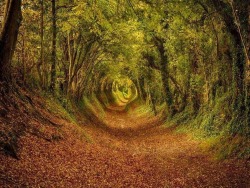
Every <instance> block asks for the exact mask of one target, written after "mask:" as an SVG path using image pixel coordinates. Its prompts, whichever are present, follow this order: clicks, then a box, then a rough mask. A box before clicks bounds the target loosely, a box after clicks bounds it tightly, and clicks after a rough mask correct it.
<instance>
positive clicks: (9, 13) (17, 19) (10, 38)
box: [0, 0, 22, 82]
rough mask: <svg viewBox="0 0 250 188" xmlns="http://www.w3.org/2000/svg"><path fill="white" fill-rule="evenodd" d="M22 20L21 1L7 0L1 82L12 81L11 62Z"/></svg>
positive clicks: (0, 49)
mask: <svg viewBox="0 0 250 188" xmlns="http://www.w3.org/2000/svg"><path fill="white" fill-rule="evenodd" d="M21 20H22V14H21V0H6V8H5V14H4V22H3V25H4V26H3V31H2V33H1V38H0V81H7V82H10V81H11V60H12V56H13V53H14V50H15V46H16V41H17V36H18V30H19V26H20V24H21Z"/></svg>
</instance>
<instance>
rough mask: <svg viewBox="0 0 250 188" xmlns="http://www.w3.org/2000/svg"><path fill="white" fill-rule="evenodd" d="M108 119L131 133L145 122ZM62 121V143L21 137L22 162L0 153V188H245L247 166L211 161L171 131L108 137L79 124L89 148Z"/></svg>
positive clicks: (249, 176)
mask: <svg viewBox="0 0 250 188" xmlns="http://www.w3.org/2000/svg"><path fill="white" fill-rule="evenodd" d="M118 116H119V118H120V119H119V120H118V119H117V118H118ZM107 118H108V119H109V123H110V125H111V126H114V125H115V124H117V126H119V125H118V124H119V123H121V122H122V123H123V125H122V127H123V128H125V126H126V125H127V126H128V127H130V129H132V127H133V126H134V125H136V126H137V125H139V124H140V123H142V122H144V121H146V119H143V118H138V119H137V120H136V119H132V118H129V117H128V115H126V114H124V115H122V114H112V113H111V114H109V117H107ZM58 121H59V120H58ZM61 121H62V122H61V123H64V126H63V130H62V131H63V134H64V139H62V140H59V141H56V142H48V141H46V140H41V139H39V138H37V137H35V136H33V135H29V134H28V135H26V136H23V137H22V138H21V142H20V147H21V148H22V149H21V153H20V156H21V160H15V159H13V158H11V157H8V156H5V155H2V154H0V161H5V162H4V163H2V162H1V164H3V165H2V166H0V187H72V188H77V187H97V188H102V187H103V188H106V187H135V188H144V187H152V188H156V187H157V188H161V187H162V188H164V187H165V188H167V187H170V188H175V187H180V188H181V187H187V188H190V187H213V188H214V187H232V188H237V187H239V188H248V187H250V163H249V162H242V161H240V160H228V161H224V162H218V161H215V160H214V159H213V158H212V157H211V155H210V154H209V153H205V152H204V151H202V150H201V148H200V146H199V144H200V143H199V142H198V141H194V140H193V139H191V138H190V137H189V136H187V135H185V134H177V133H175V132H174V130H172V129H170V128H163V127H162V126H156V127H153V128H149V129H142V130H140V131H134V133H133V134H122V133H125V132H122V131H121V134H113V133H110V132H107V131H106V130H105V129H102V128H98V127H94V126H91V125H84V126H83V129H84V130H85V132H86V133H87V134H88V135H90V136H91V138H92V140H93V143H89V142H86V141H85V138H84V136H83V135H82V134H81V133H79V132H78V131H77V129H76V127H75V125H72V124H69V123H67V122H65V121H63V120H61ZM135 122H136V123H135ZM152 122H153V120H152ZM72 130H73V131H72ZM126 131H127V130H126Z"/></svg>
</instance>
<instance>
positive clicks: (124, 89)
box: [99, 76, 138, 111]
mask: <svg viewBox="0 0 250 188" xmlns="http://www.w3.org/2000/svg"><path fill="white" fill-rule="evenodd" d="M100 87H101V88H100V91H101V93H100V95H99V96H100V97H99V100H100V102H101V103H102V104H103V105H104V106H105V108H106V109H108V110H114V111H124V110H126V108H127V107H128V106H129V104H130V103H132V102H133V101H134V100H135V99H137V97H138V91H137V88H136V86H135V84H134V82H133V81H132V80H131V79H130V78H129V77H127V76H118V77H117V78H109V77H105V78H104V79H103V80H102V81H101V83H100Z"/></svg>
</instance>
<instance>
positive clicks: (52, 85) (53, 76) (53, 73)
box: [50, 0, 57, 92]
mask: <svg viewBox="0 0 250 188" xmlns="http://www.w3.org/2000/svg"><path fill="white" fill-rule="evenodd" d="M56 36H57V25H56V0H52V53H51V57H52V59H51V74H50V90H51V91H52V92H54V90H55V84H56Z"/></svg>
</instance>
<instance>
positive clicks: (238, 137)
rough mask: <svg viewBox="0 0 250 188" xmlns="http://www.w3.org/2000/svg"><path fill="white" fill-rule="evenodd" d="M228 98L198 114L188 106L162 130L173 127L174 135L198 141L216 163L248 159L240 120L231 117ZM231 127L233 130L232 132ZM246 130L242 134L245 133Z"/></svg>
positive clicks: (249, 144)
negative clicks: (210, 153)
mask: <svg viewBox="0 0 250 188" xmlns="http://www.w3.org/2000/svg"><path fill="white" fill-rule="evenodd" d="M231 103H232V101H231V95H230V93H227V94H225V95H223V96H221V97H219V98H217V99H216V100H215V102H214V105H210V106H203V107H202V108H201V109H200V111H199V112H198V114H195V113H193V111H192V108H191V107H190V106H188V107H187V108H186V109H185V110H184V111H183V112H181V113H178V114H176V115H175V116H174V117H173V118H172V119H171V120H169V121H167V122H166V124H165V126H169V127H176V131H177V132H185V133H188V134H190V135H192V136H193V137H194V138H195V139H198V140H199V141H201V146H202V148H203V149H205V150H207V151H212V152H213V153H214V154H215V158H217V159H226V158H230V157H237V158H250V139H249V136H248V135H247V134H245V133H246V132H247V130H246V129H247V128H245V129H244V128H243V127H241V126H240V125H242V124H243V122H241V121H244V119H243V118H237V117H235V116H234V114H233V112H232V109H231V108H230V107H231ZM232 127H234V128H235V129H234V130H232ZM242 130H245V133H244V131H242Z"/></svg>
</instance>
